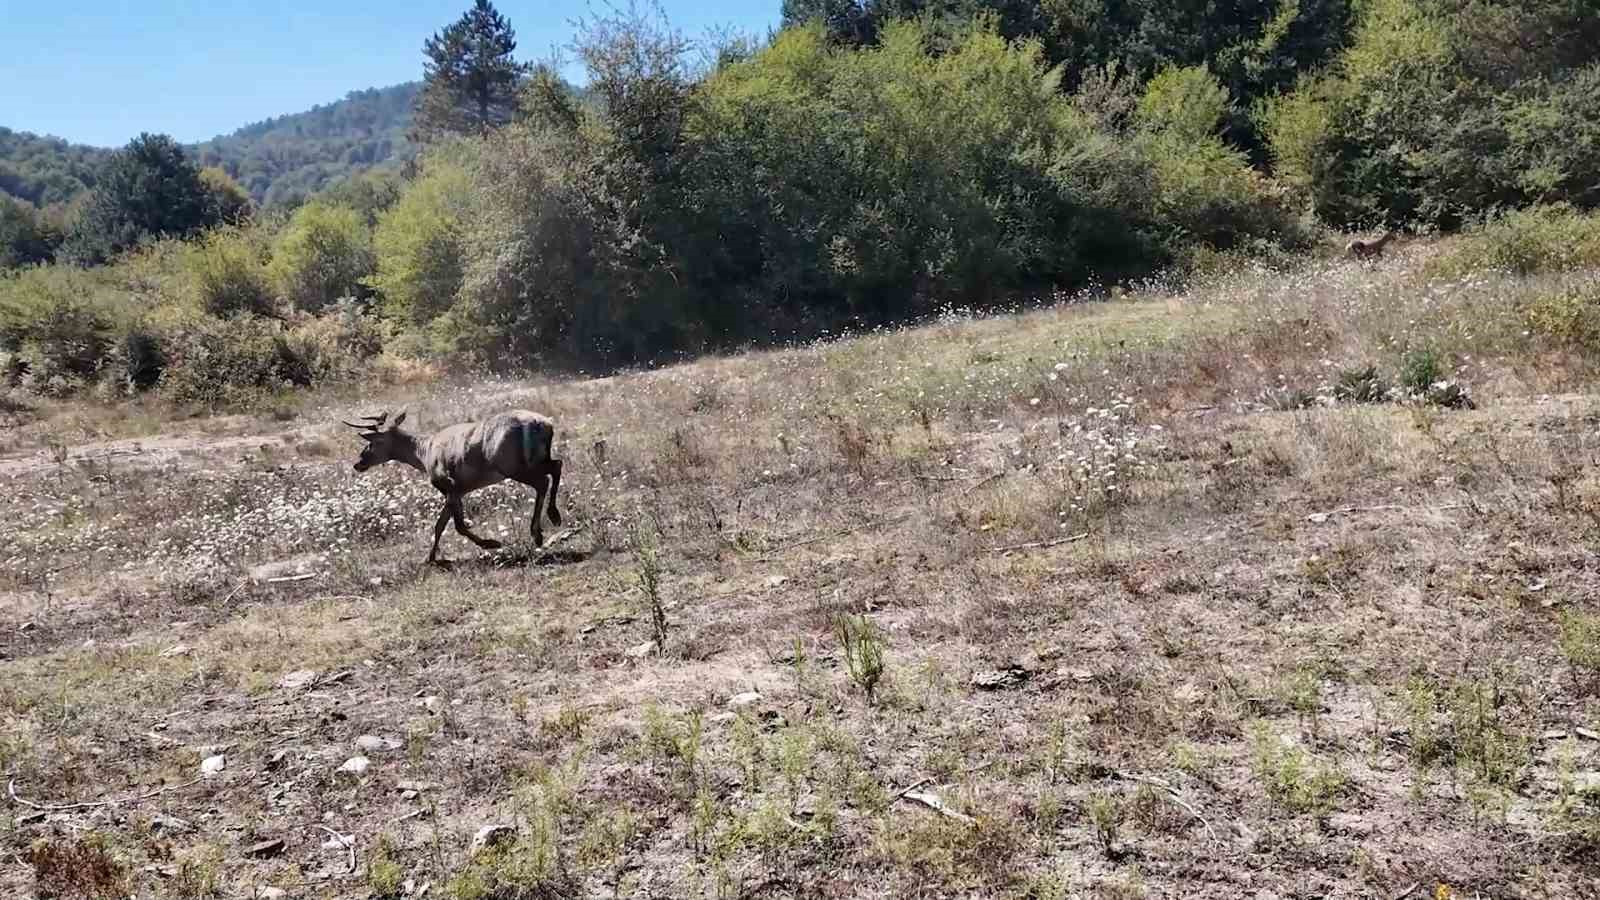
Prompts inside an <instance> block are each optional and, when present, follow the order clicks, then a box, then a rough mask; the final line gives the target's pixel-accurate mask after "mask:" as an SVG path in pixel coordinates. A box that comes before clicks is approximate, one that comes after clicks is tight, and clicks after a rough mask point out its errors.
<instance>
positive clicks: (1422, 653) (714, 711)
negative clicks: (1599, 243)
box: [0, 251, 1600, 900]
mask: <svg viewBox="0 0 1600 900" xmlns="http://www.w3.org/2000/svg"><path fill="white" fill-rule="evenodd" d="M1419 252H1420V251H1419ZM1539 289H1540V286H1539V285H1538V284H1536V283H1526V282H1522V281H1517V282H1511V281H1506V280H1502V281H1489V282H1473V283H1466V282H1460V283H1451V284H1446V285H1438V284H1433V283H1431V282H1428V281H1427V280H1426V275H1425V273H1424V271H1423V269H1422V266H1421V262H1420V261H1418V260H1415V259H1412V260H1407V259H1405V258H1402V259H1401V260H1400V261H1398V262H1395V263H1391V264H1389V265H1388V266H1386V267H1384V268H1381V269H1377V270H1373V269H1371V268H1365V269H1363V268H1359V267H1350V266H1334V267H1322V268H1319V269H1316V270H1315V271H1310V272H1306V273H1296V274H1291V275H1259V276H1249V277H1248V278H1244V277H1242V278H1240V279H1237V280H1233V281H1226V282H1222V283H1219V284H1217V285H1215V286H1211V287H1208V288H1206V289H1204V290H1197V291H1194V292H1190V293H1186V294H1182V295H1175V296H1165V295H1164V296H1140V297H1137V298H1135V299H1132V300H1128V301H1123V302H1117V303H1104V304H1089V305H1083V306H1075V307H1069V308H1061V309H1051V310H1044V311H1038V312H1032V313H1027V314H1023V315H1019V316H1009V317H998V318H992V319H958V318H953V317H952V318H950V319H948V320H945V321H941V322H937V323H933V324H930V325H928V326H925V327H922V328H918V329H910V330H906V331H898V332H885V333H878V334H871V335H864V336H860V337H857V338H854V339H850V340H846V341H841V342H836V343H831V344H824V345H816V346H808V347H800V348H795V349H792V350H786V351H779V352H770V353H757V354H749V355H745V356H737V357H730V358H721V359H709V360H705V361H702V362H699V363H695V364H692V365H687V366H680V367H675V368H670V369H665V370H660V371H656V372H650V373H641V374H637V375H625V376H619V377H616V378H612V379H606V380H604V381H572V382H556V381H540V382H483V383H465V382H448V383H440V384H436V385H430V386H426V387H417V388H389V389H382V390H379V389H374V390H373V392H372V393H371V395H370V397H368V398H365V400H364V402H362V403H360V404H355V403H352V402H350V400H349V399H348V398H344V399H333V398H329V399H326V400H316V399H313V400H308V401H307V402H306V403H305V404H304V405H303V406H302V407H301V408H300V409H299V411H298V412H296V413H295V414H294V415H292V416H287V417H284V416H279V417H277V418H274V417H272V416H263V417H259V418H252V417H249V416H243V417H234V418H232V419H230V420H228V421H227V423H226V427H219V426H218V425H217V424H216V423H207V422H204V421H201V422H195V421H173V422H170V423H167V424H164V425H162V426H160V427H157V428H155V429H154V431H153V433H148V434H142V435H141V436H140V437H137V438H122V437H119V436H116V435H114V434H113V435H110V436H107V437H99V438H95V437H92V436H91V435H89V434H87V433H85V432H84V431H83V430H82V429H80V428H76V427H74V428H68V427H66V426H64V425H63V423H64V422H73V423H79V422H82V421H84V420H85V419H86V418H87V419H88V420H92V419H93V415H92V413H93V411H92V409H86V408H75V409H67V408H66V407H62V408H61V409H53V408H50V407H48V406H45V405H38V406H35V407H33V408H31V409H30V410H29V411H27V412H24V413H21V414H19V418H20V421H19V422H18V423H16V424H14V425H12V426H11V429H12V431H13V433H12V434H11V435H10V436H9V437H8V439H7V445H8V446H10V447H11V448H12V449H11V450H10V451H8V453H7V455H4V456H3V457H0V475H3V477H4V479H5V484H6V486H7V490H6V491H5V492H4V494H3V495H0V517H3V520H4V521H5V522H7V523H8V527H7V529H6V533H5V535H4V536H3V537H0V567H3V568H0V572H3V574H0V771H3V773H4V776H5V778H6V779H7V781H8V783H9V784H8V790H9V797H8V799H7V800H6V801H5V805H4V806H3V807H0V893H4V894H5V895H7V896H34V895H36V894H37V895H39V896H49V895H52V892H53V894H54V895H55V896H61V897H100V896H128V895H130V894H131V895H133V896H137V897H141V898H143V897H182V898H207V897H226V898H245V897H257V898H259V897H270V896H288V897H330V898H355V897H402V896H431V897H439V896H443V897H455V898H463V900H470V898H491V897H492V898H512V897H565V896H582V897H611V896H618V897H624V896H625V897H720V898H754V897H767V898H786V897H794V898H798V897H957V896H960V897H1032V898H1067V897H1108V898H1111V897H1114V898H1133V897H1185V898H1189V897H1216V898H1237V897H1259V898H1272V897H1281V898H1346V897H1349V898H1357V897H1360V898H1387V900H1399V898H1406V897H1409V898H1424V897H1433V898H1445V897H1461V898H1467V897H1538V898H1573V897H1578V898H1582V897H1600V886H1597V885H1600V693H1597V691H1600V601H1597V600H1596V599H1595V598H1596V596H1597V593H1596V589H1597V586H1600V566H1597V560H1596V553H1595V547H1596V543H1595V541H1596V537H1597V536H1600V481H1597V480H1596V474H1595V467H1594V460H1595V454H1594V448H1595V441H1596V437H1595V434H1596V432H1595V426H1596V422H1597V421H1600V394H1597V393H1596V392H1595V391H1594V390H1593V389H1592V388H1593V386H1594V382H1593V381H1592V380H1591V375H1590V369H1589V367H1588V363H1587V361H1586V360H1585V359H1584V358H1583V355H1582V354H1581V353H1571V352H1566V351H1557V350H1552V349H1550V348H1548V347H1544V346H1541V345H1538V344H1536V343H1533V342H1531V339H1528V340H1525V339H1523V338H1518V337H1515V335H1517V334H1518V332H1520V330H1521V328H1520V324H1519V323H1518V322H1517V321H1516V320H1515V315H1514V311H1515V308H1516V305H1517V302H1519V298H1521V297H1523V296H1524V295H1525V294H1526V293H1527V292H1529V291H1537V290H1539ZM1494 310H1500V311H1499V312H1495V311H1494ZM1463 323H1470V328H1467V329H1466V330H1463ZM1467 331H1471V332H1472V333H1471V334H1468V333H1467ZM1508 335H1510V336H1512V337H1508ZM1424 345H1426V346H1429V347H1433V348H1437V350H1438V355H1439V356H1441V358H1443V359H1445V360H1447V363H1446V368H1445V374H1446V375H1448V376H1449V377H1450V378H1451V379H1453V380H1456V381H1458V382H1459V383H1460V384H1462V385H1464V386H1465V388H1466V389H1467V390H1468V391H1469V392H1470V394H1471V396H1472V399H1473V403H1472V408H1461V407H1462V405H1461V404H1449V403H1441V402H1433V403H1430V402H1428V401H1427V399H1426V398H1424V397H1422V396H1421V395H1417V396H1402V394H1403V392H1402V391H1400V390H1398V388H1397V390H1396V391H1393V392H1389V393H1388V394H1386V395H1384V396H1382V397H1378V396H1367V395H1364V394H1361V392H1360V391H1355V392H1352V389H1351V384H1352V383H1353V382H1354V381H1359V380H1360V379H1357V378H1354V376H1349V375H1348V373H1350V372H1357V373H1359V370H1360V367H1361V366H1362V365H1364V364H1366V363H1367V362H1371V363H1374V364H1378V366H1379V372H1380V375H1382V376H1383V377H1385V378H1387V379H1388V381H1389V382H1390V383H1391V384H1394V385H1398V384H1399V383H1400V382H1403V381H1404V380H1405V379H1406V377H1407V376H1406V373H1407V372H1409V371H1411V368H1412V367H1414V366H1415V365H1419V364H1418V363H1416V362H1415V360H1416V357H1415V355H1414V353H1413V354H1411V355H1407V353H1406V352H1405V351H1406V348H1407V347H1411V348H1415V347H1420V346H1424ZM1342 374H1343V377H1342ZM1302 392H1303V395H1304V396H1302ZM1429 396H1432V395H1429ZM1286 398H1288V399H1286ZM1363 400H1371V401H1382V402H1362V401H1363ZM402 405H404V406H405V407H406V408H407V409H408V410H410V412H411V414H410V417H409V419H408V421H414V422H417V423H419V427H423V428H427V427H435V426H438V425H442V424H445V423H447V422H451V421H459V420H464V419H469V418H471V417H473V416H476V415H481V414H484V413H487V412H490V411H493V410H495V409H500V408H504V407H507V406H519V407H525V408H529V409H535V410H540V411H543V412H546V413H549V414H551V415H553V416H554V417H555V418H556V419H557V421H558V423H559V427H560V432H559V435H558V443H557V451H558V454H559V455H562V456H563V457H564V458H565V460H566V476H565V481H564V483H563V502H564V505H565V512H566V514H567V518H566V522H565V524H566V527H565V528H564V529H560V530H558V529H555V528H553V527H549V526H547V528H546V532H547V534H549V535H551V536H552V540H551V541H550V542H549V543H548V544H547V546H546V547H545V548H542V549H536V548H534V547H532V546H531V543H530V541H529V540H528V537H527V529H528V522H527V515H528V511H529V510H530V509H531V506H532V503H531V497H530V496H528V495H527V493H526V492H525V491H523V490H522V489H521V488H518V487H514V486H513V487H506V486H497V487H494V488H491V489H488V490H485V491H483V492H481V493H478V494H473V495H471V497H469V499H468V502H467V511H468V517H469V520H470V521H471V522H472V523H473V524H474V527H475V528H478V529H479V530H480V531H481V532H482V533H484V534H486V535H489V536H495V537H500V538H501V539H503V540H506V541H507V542H508V546H507V549H504V550H501V551H497V552H492V553H489V552H482V551H478V550H476V549H475V548H473V547H472V546H471V545H470V544H469V543H467V542H466V541H465V539H463V538H460V537H458V536H456V535H455V534H453V533H451V532H447V533H446V537H445V547H446V553H447V555H449V556H451V557H452V558H453V560H454V561H453V562H452V563H451V564H450V565H448V566H446V567H440V568H430V567H426V566H424V565H422V559H423V557H424V556H425V555H426V553H427V542H428V538H429V536H430V532H429V525H430V524H431V522H432V520H433V516H434V515H435V514H436V513H437V509H438V500H437V497H436V496H435V495H433V494H432V490H431V488H429V487H428V486H427V484H426V482H425V481H424V479H423V478H422V477H421V476H420V475H418V473H416V472H413V471H411V470H408V469H404V468H403V467H400V466H398V465H391V466H388V467H384V468H383V469H380V470H377V471H374V472H370V473H367V474H365V475H357V474H356V473H354V472H352V471H351V470H350V463H352V462H353V461H354V458H355V453H356V444H357V442H356V441H355V440H354V438H353V436H352V435H351V434H350V433H349V432H348V430H347V429H343V428H342V427H340V426H338V425H337V424H336V422H335V418H336V417H337V416H339V415H344V416H349V415H351V414H354V413H358V412H360V413H364V412H370V411H372V410H373V409H377V408H398V407H400V406H402ZM491 826H505V827H504V829H494V828H491ZM475 836H476V837H478V838H479V841H478V843H481V844H483V845H484V847H483V848H482V849H477V848H475V845H474V840H475ZM277 891H281V892H283V893H281V894H279V893H275V892H277Z"/></svg>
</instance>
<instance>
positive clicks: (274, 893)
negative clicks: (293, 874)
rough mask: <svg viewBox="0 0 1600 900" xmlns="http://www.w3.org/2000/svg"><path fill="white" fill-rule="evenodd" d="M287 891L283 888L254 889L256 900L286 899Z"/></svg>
mask: <svg viewBox="0 0 1600 900" xmlns="http://www.w3.org/2000/svg"><path fill="white" fill-rule="evenodd" d="M288 896H289V892H288V891H286V890H284V889H283V888H275V887H268V888H262V889H261V890H259V891H256V900H287V898H288Z"/></svg>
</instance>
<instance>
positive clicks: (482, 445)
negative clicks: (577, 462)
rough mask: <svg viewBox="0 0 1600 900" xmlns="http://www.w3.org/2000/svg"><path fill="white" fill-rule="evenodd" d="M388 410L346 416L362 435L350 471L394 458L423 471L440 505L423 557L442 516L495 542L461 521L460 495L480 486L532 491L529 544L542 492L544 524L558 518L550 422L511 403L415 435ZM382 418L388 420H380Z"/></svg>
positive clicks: (540, 538) (536, 530)
mask: <svg viewBox="0 0 1600 900" xmlns="http://www.w3.org/2000/svg"><path fill="white" fill-rule="evenodd" d="M388 416H389V414H388V413H383V414H381V415H377V416H365V417H363V418H364V421H363V422H362V423H360V424H358V423H355V422H345V423H344V424H346V425H349V426H350V427H351V428H355V429H357V430H358V431H359V432H360V435H361V439H362V440H363V441H366V442H367V446H366V447H365V448H363V449H362V451H361V456H360V458H359V459H357V460H356V463H355V470H356V471H357V472H365V471H366V470H368V469H370V468H372V467H373V466H380V465H383V464H384V463H386V462H390V461H394V462H401V463H405V464H406V465H408V466H410V467H411V468H413V469H416V470H417V471H419V472H421V473H422V474H424V475H426V476H428V481H430V482H432V484H433V486H434V488H435V489H437V490H438V491H439V493H441V494H443V495H444V509H443V510H442V511H440V513H439V519H438V521H437V522H434V524H433V548H432V549H431V550H429V551H428V562H429V563H433V562H436V561H437V560H438V558H439V537H440V536H441V535H443V534H444V526H445V523H446V522H448V521H450V520H452V519H453V520H454V521H455V525H456V531H457V532H458V533H460V534H461V535H462V536H463V537H465V538H466V539H467V540H470V541H472V542H473V543H474V544H477V545H478V546H479V547H482V548H483V549H485V550H497V549H499V548H500V546H501V544H500V542H499V541H496V540H491V539H489V538H481V537H478V536H477V535H476V534H473V533H472V530H471V529H470V528H468V527H467V522H466V517H465V515H464V513H463V512H462V508H461V499H462V498H463V497H465V496H466V495H467V494H470V493H472V492H473V491H475V490H478V489H479V488H485V487H488V486H489V485H491V484H497V483H499V482H502V481H505V480H507V479H509V480H511V481H517V482H521V483H522V484H525V485H527V486H529V487H531V488H533V490H534V500H533V521H532V523H530V525H529V527H528V530H529V532H530V533H531V534H532V535H533V542H534V544H535V545H538V546H542V545H543V544H544V532H543V530H542V529H541V528H540V527H539V517H540V516H541V515H542V514H544V501H545V494H546V492H547V491H548V493H549V495H550V510H549V516H550V524H552V525H556V526H558V527H559V526H560V525H561V511H560V510H559V509H557V508H556V494H557V493H558V492H559V491H560V489H561V460H559V459H555V458H554V457H552V456H551V455H550V454H551V451H552V449H553V448H554V445H555V434H556V429H555V423H553V422H551V421H550V420H549V419H548V418H546V417H544V416H541V415H539V414H538V413H535V412H528V411H527V410H521V409H516V410H511V411H510V412H504V413H500V414H499V415H495V416H490V417H489V418H487V419H484V420H482V421H479V422H465V423H462V424H460V425H451V426H449V427H447V428H444V429H441V430H439V431H437V432H434V433H433V434H431V435H421V434H414V433H412V432H410V431H406V430H405V429H403V428H401V427H400V426H401V424H402V423H404V422H405V420H406V414H405V413H404V412H401V413H400V414H399V415H398V416H395V417H394V420H393V421H388ZM385 423H387V425H386V424H385Z"/></svg>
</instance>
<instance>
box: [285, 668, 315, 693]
mask: <svg viewBox="0 0 1600 900" xmlns="http://www.w3.org/2000/svg"><path fill="white" fill-rule="evenodd" d="M316 680H317V673H316V672H315V671H313V670H311V669H296V670H295V671H293V672H290V673H289V674H287V675H285V676H283V677H282V678H279V679H278V687H281V688H283V689H284V690H289V691H297V690H299V689H301V688H303V687H309V686H310V685H311V684H312V682H314V681H316Z"/></svg>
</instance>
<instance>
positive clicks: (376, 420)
mask: <svg viewBox="0 0 1600 900" xmlns="http://www.w3.org/2000/svg"><path fill="white" fill-rule="evenodd" d="M360 418H362V419H365V420H366V422H367V424H365V425H357V424H356V423H355V422H345V421H344V420H343V419H340V420H339V421H340V422H342V423H343V424H345V425H349V426H350V427H351V428H354V429H356V430H357V431H368V430H371V431H377V430H378V429H379V428H382V427H383V423H384V421H385V420H387V419H388V418H389V414H388V413H379V414H378V415H375V416H360Z"/></svg>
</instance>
